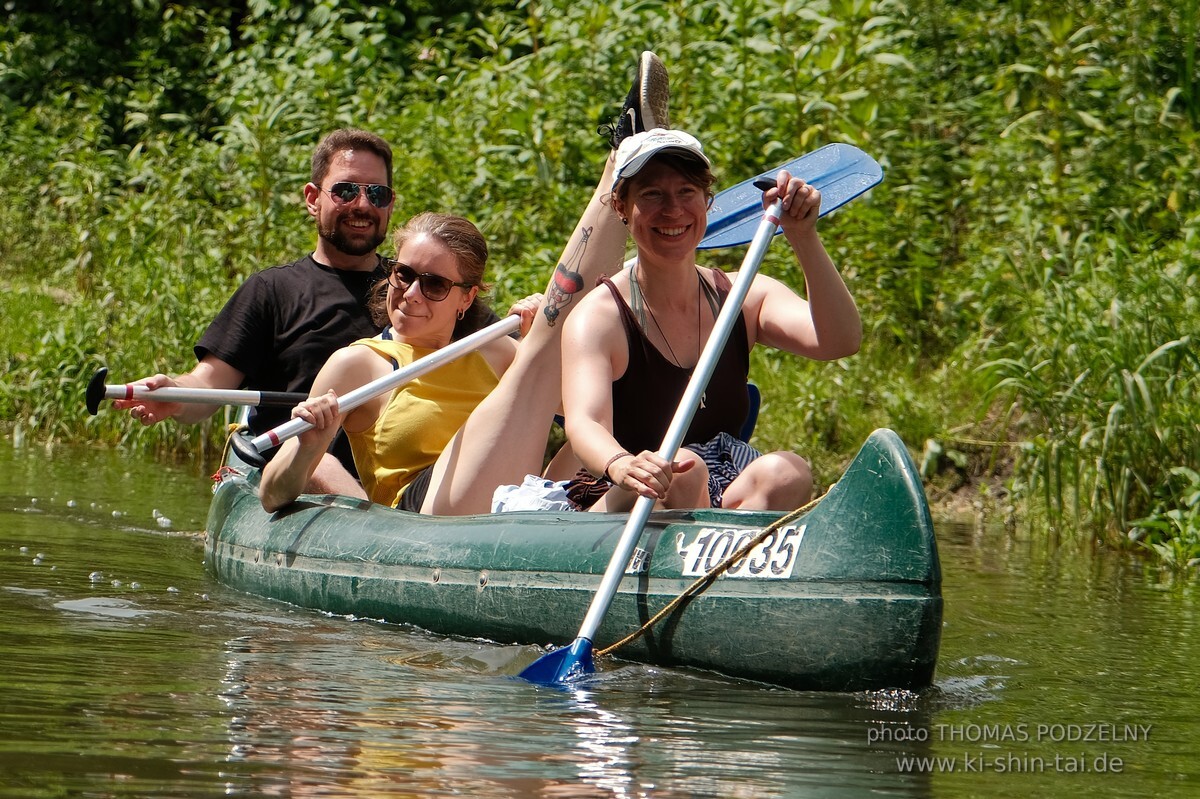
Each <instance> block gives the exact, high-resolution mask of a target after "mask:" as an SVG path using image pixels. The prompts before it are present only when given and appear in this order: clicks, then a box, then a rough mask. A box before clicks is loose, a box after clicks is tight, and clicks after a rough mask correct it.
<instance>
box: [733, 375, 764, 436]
mask: <svg viewBox="0 0 1200 799" xmlns="http://www.w3.org/2000/svg"><path fill="white" fill-rule="evenodd" d="M746 393H747V394H749V395H750V410H749V411H747V412H746V421H744V422H742V429H741V430H740V431H739V432H738V438H740V439H741V440H742V441H749V440H750V436H752V435H754V425H756V424H758V409H759V407H760V406H761V405H762V394H761V393H760V392H759V390H758V386H756V385H754V384H753V383H746Z"/></svg>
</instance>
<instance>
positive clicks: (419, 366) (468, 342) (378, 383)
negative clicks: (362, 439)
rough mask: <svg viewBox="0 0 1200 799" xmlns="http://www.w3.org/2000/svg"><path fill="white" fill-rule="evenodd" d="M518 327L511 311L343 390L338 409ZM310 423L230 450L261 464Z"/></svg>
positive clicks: (238, 442)
mask: <svg viewBox="0 0 1200 799" xmlns="http://www.w3.org/2000/svg"><path fill="white" fill-rule="evenodd" d="M520 328H521V317H520V316H518V315H517V314H512V315H511V316H509V317H507V318H506V319H501V320H500V321H498V322H493V323H492V324H490V325H488V326H487V327H485V328H483V329H482V330H476V331H475V332H474V333H472V334H470V335H469V336H463V337H462V338H460V339H459V340H458V341H454V342H451V343H450V344H447V345H446V346H445V347H442V348H441V349H440V350H435V351H434V352H431V353H430V354H428V355H426V356H425V357H424V358H418V359H417V360H415V361H413V362H412V363H410V364H409V365H408V366H406V367H404V368H403V369H397V370H396V371H394V372H391V373H389V374H386V375H384V376H383V377H380V378H378V379H376V380H372V381H371V382H370V383H367V384H366V385H363V386H359V387H358V388H356V389H354V390H353V391H348V392H346V394H345V396H341V397H338V401H337V405H338V411H339V412H340V413H346V412H347V411H352V410H354V409H355V408H357V407H358V406H359V405H362V404H363V403H364V402H366V401H367V400H370V399H372V398H374V397H377V396H379V395H380V394H383V393H384V392H386V391H391V390H393V389H395V388H399V387H400V386H402V385H404V384H405V383H407V382H409V381H410V380H416V379H417V378H418V377H420V376H421V375H423V374H426V373H428V372H432V371H433V370H434V369H437V368H438V367H440V366H444V365H446V364H447V363H450V361H453V360H455V359H456V358H460V357H462V356H463V355H466V354H467V353H468V352H472V351H474V350H477V349H479V348H480V347H482V346H483V345H484V344H486V343H488V342H489V341H493V340H495V339H498V338H503V337H504V336H507V335H508V334H509V333H514V332H516V331H517V330H519V329H520ZM305 399H307V397H306V398H305ZM312 427H313V426H312V425H311V424H309V423H308V422H306V421H304V420H303V419H290V420H288V421H286V422H284V423H283V424H281V425H279V426H278V427H274V428H272V429H270V430H268V431H267V432H265V433H263V434H262V435H260V436H255V437H254V438H249V439H248V438H247V437H246V436H240V435H235V436H233V440H232V442H231V444H232V446H233V451H234V452H236V453H237V455H238V457H239V458H241V459H242V460H243V461H245V462H246V463H249V464H251V465H253V466H263V465H265V464H266V462H267V461H266V458H264V457H262V453H264V452H266V451H267V450H269V449H272V448H273V447H278V446H279V445H280V444H282V443H283V442H284V441H287V440H288V439H289V438H295V437H296V436H298V435H300V434H301V433H303V432H305V431H308V430H311V429H312Z"/></svg>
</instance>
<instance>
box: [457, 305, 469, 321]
mask: <svg viewBox="0 0 1200 799" xmlns="http://www.w3.org/2000/svg"><path fill="white" fill-rule="evenodd" d="M466 315H467V309H466V308H459V309H458V321H460V322H461V321H462V319H463V317H464V316H466Z"/></svg>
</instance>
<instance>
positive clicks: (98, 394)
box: [87, 366, 308, 416]
mask: <svg viewBox="0 0 1200 799" xmlns="http://www.w3.org/2000/svg"><path fill="white" fill-rule="evenodd" d="M106 377H108V367H107V366H101V367H100V368H99V369H97V370H96V374H94V375H92V379H91V380H89V381H88V386H87V409H88V413H90V414H91V415H92V416H95V415H96V413H97V412H98V411H99V410H100V401H101V400H106V399H121V400H142V399H144V400H153V401H154V402H184V403H196V404H201V405H253V406H264V405H278V406H280V407H288V408H290V407H292V406H294V405H296V403H298V402H303V401H304V400H306V399H308V395H307V394H303V393H301V392H298V391H246V390H243V389H232V388H231V389H224V388H186V387H183V386H170V387H167V388H146V387H145V386H139V385H137V384H136V383H126V384H125V385H116V384H110V383H105V382H104V378H106Z"/></svg>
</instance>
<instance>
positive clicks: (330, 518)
mask: <svg viewBox="0 0 1200 799" xmlns="http://www.w3.org/2000/svg"><path fill="white" fill-rule="evenodd" d="M231 467H232V468H231V469H226V470H223V472H224V475H223V477H222V479H221V480H220V481H219V483H218V485H217V486H216V488H215V489H214V490H215V494H214V497H213V502H212V507H211V509H210V510H209V515H208V536H207V542H206V545H205V563H206V565H207V567H208V569H209V570H210V571H211V572H212V573H213V574H214V575H215V576H216V577H217V579H218V580H220V581H221V582H222V583H224V584H226V585H228V586H231V587H233V588H235V589H240V590H243V591H246V592H249V593H252V594H257V595H260V596H264V597H270V598H273V599H277V600H282V601H284V602H289V603H292V604H295V605H299V606H302V607H306V608H314V609H318V610H322V611H327V612H329V613H334V614H339V615H341V614H348V615H353V616H357V617H362V618H371V619H382V620H385V621H389V622H397V623H405V624H412V625H416V626H418V627H421V628H424V629H426V630H429V631H432V632H436V633H440V634H446V635H458V636H469V637H478V638H486V639H490V640H492V641H496V642H499V643H506V644H507V643H520V644H537V645H551V644H553V645H563V644H567V643H570V642H571V641H572V640H573V639H574V638H575V635H576V633H577V632H578V629H579V623H580V621H581V620H582V619H583V616H584V614H585V613H586V611H587V608H588V604H589V603H590V601H591V599H592V596H593V595H594V593H595V591H596V588H597V586H598V585H599V583H600V579H601V576H602V575H603V573H604V570H605V567H606V566H607V565H608V560H609V557H610V555H611V553H612V548H613V546H614V545H615V543H616V540H617V538H618V537H619V536H620V534H621V531H622V529H623V527H624V524H625V520H626V516H625V515H623V514H601V513H574V514H573V513H556V512H543V511H540V512H517V513H503V514H492V515H481V516H460V517H439V516H421V515H418V514H413V513H407V512H404V511H399V510H394V509H391V508H386V507H382V506H380V505H371V504H370V503H367V502H363V501H358V500H352V499H349V498H347V497H338V496H314V495H304V496H302V497H301V498H300V499H299V500H298V501H297V502H295V503H293V504H292V505H290V506H288V507H287V508H285V509H283V510H281V511H278V512H276V513H266V512H265V511H264V510H263V509H262V507H261V506H260V505H259V503H258V499H257V497H256V495H255V484H256V483H257V480H258V473H257V472H255V471H254V470H253V469H250V468H249V467H246V466H244V465H240V464H237V463H233V464H231ZM777 518H779V514H772V513H760V512H750V511H724V510H696V511H660V512H655V513H653V514H651V517H650V521H649V523H648V524H647V525H646V528H645V530H644V532H643V533H642V537H641V539H640V542H639V548H638V550H637V551H636V552H635V554H634V558H633V560H632V562H631V565H630V567H629V568H628V569H627V571H626V576H625V578H624V579H623V581H622V583H621V585H620V588H619V590H618V592H617V595H616V597H615V598H614V600H613V602H612V606H611V607H610V609H609V611H608V613H607V615H606V616H605V617H604V622H603V624H601V626H600V629H599V631H598V632H597V635H596V640H595V644H596V648H597V649H600V648H603V647H605V646H607V645H609V644H611V643H613V642H615V641H617V640H619V639H621V638H623V637H625V636H626V635H628V634H629V633H630V632H632V631H634V630H636V629H637V628H638V627H639V626H641V625H642V623H643V622H645V621H646V620H647V619H648V618H650V617H651V616H653V615H654V614H655V613H657V612H658V611H659V610H660V609H661V608H662V607H664V606H665V605H666V604H667V603H668V602H670V601H671V600H672V599H673V598H675V597H676V596H677V595H679V594H680V593H681V592H682V591H683V590H684V589H685V588H686V587H687V586H689V585H690V584H691V583H693V582H694V581H695V579H696V577H697V576H698V575H702V574H704V573H705V572H706V571H707V570H708V569H710V568H711V567H712V566H713V565H714V564H716V563H717V562H718V561H720V559H721V558H722V557H723V556H724V555H725V554H727V553H730V552H733V551H736V545H737V544H738V543H739V542H741V541H746V540H749V537H750V536H751V535H753V534H754V533H755V532H757V531H758V530H761V529H762V528H763V527H765V526H767V525H769V524H770V523H771V522H773V521H775V520H776V519H777ZM941 619H942V598H941V572H940V567H939V564H938V555H937V545H936V543H935V541H934V534H933V524H932V521H931V520H930V516H929V509H928V506H927V504H926V500H925V494H924V491H923V490H922V487H921V482H920V479H919V477H918V476H917V473H916V468H915V467H914V465H913V462H912V459H911V458H910V457H909V454H908V451H907V450H906V449H905V447H904V445H903V443H902V442H901V441H900V439H899V438H898V437H897V436H896V434H895V433H893V432H892V431H890V430H877V431H876V432H875V433H873V434H872V435H871V436H870V438H869V439H868V440H867V442H866V444H865V445H864V446H863V448H862V450H861V451H860V452H859V453H858V455H857V457H856V458H855V460H854V462H853V463H852V464H851V465H850V467H849V469H847V471H846V473H845V475H844V476H843V477H842V479H841V480H840V481H838V483H837V484H836V485H835V486H834V487H833V488H832V489H831V490H830V491H829V493H828V494H827V495H826V496H825V497H824V498H823V499H822V500H821V501H820V503H818V504H817V505H816V507H814V508H813V509H812V510H810V511H809V512H808V513H807V514H806V515H804V516H801V517H799V518H798V519H797V520H795V521H794V522H791V523H789V524H787V525H785V526H783V527H781V528H780V529H779V530H777V531H776V532H775V533H773V534H772V535H770V536H768V537H767V538H766V540H764V541H763V542H762V543H761V544H760V545H759V546H758V547H756V548H755V549H754V550H753V551H751V553H750V554H749V555H748V556H747V557H745V558H744V559H743V560H741V561H740V562H739V563H738V564H736V565H735V567H734V568H732V569H730V571H729V572H728V573H727V574H725V575H722V576H721V577H720V578H718V579H716V580H715V582H713V583H712V584H711V585H710V586H709V587H708V589H707V590H706V591H704V592H703V593H701V594H699V595H698V596H695V597H692V598H690V599H689V600H687V601H685V602H683V603H682V604H681V605H680V606H679V607H678V608H677V609H675V610H674V611H673V612H672V613H670V614H669V615H667V616H666V617H665V618H664V619H662V620H661V621H659V622H658V624H657V625H656V626H655V627H653V628H652V629H651V631H650V632H649V633H648V634H647V635H645V636H643V637H641V638H639V639H638V640H636V641H634V642H632V643H630V644H628V645H626V646H625V647H623V648H621V649H620V650H619V651H618V652H617V653H616V656H617V657H622V658H626V659H630V660H635V661H642V662H646V663H652V664H657V665H662V666H683V667H692V668H701V669H711V670H714V671H717V672H721V673H723V674H727V675H730V676H733V677H742V678H748V679H753V680H760V681H764V682H768V683H773V684H776V685H782V686H788V687H792V688H799V689H815V690H836V691H851V690H867V689H877V688H921V687H924V686H927V685H929V684H930V681H931V680H932V678H933V670H934V665H935V663H936V661H937V651H938V642H939V638H940V632H941ZM531 659H532V655H531ZM601 667H602V666H601Z"/></svg>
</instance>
